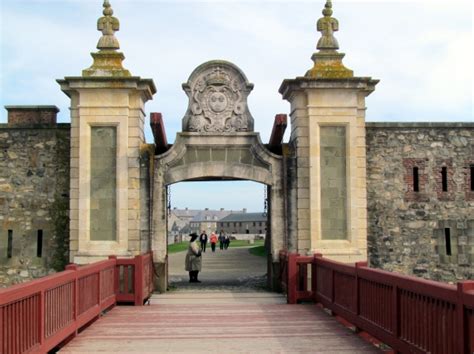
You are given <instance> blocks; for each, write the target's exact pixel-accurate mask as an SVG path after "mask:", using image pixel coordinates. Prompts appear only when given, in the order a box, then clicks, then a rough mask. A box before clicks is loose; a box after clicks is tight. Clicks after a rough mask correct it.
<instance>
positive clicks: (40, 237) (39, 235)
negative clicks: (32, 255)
mask: <svg viewBox="0 0 474 354" xmlns="http://www.w3.org/2000/svg"><path fill="white" fill-rule="evenodd" d="M36 241H37V242H36V257H40V258H41V257H42V256H43V230H38V233H37V234H36Z"/></svg>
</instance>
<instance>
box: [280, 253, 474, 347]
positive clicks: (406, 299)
mask: <svg viewBox="0 0 474 354" xmlns="http://www.w3.org/2000/svg"><path fill="white" fill-rule="evenodd" d="M281 261H283V262H284V263H286V264H284V265H282V267H286V268H287V272H286V279H282V282H284V283H286V284H287V286H286V287H287V298H288V303H293V304H294V303H297V302H298V301H302V300H313V301H315V302H319V303H321V304H322V305H324V306H325V307H326V308H328V309H330V310H331V311H333V312H334V313H335V314H337V315H339V316H341V317H343V318H344V319H346V320H347V321H349V322H351V323H353V324H354V325H355V326H356V327H357V328H359V329H361V330H363V331H365V332H367V333H369V334H370V335H372V336H373V337H375V338H378V339H379V340H381V341H382V342H384V343H386V344H388V345H390V346H391V347H392V348H393V349H395V350H397V351H400V352H403V353H407V352H410V353H426V352H430V353H432V354H435V353H474V281H465V282H461V283H458V284H457V286H453V285H447V284H443V283H438V282H434V281H429V280H424V279H420V278H416V277H410V276H404V275H401V274H396V273H391V272H387V271H382V270H379V269H371V268H367V267H366V263H365V262H364V263H362V262H361V263H357V264H355V265H352V264H343V263H339V262H334V261H331V260H328V259H324V258H323V257H322V256H321V255H319V254H317V255H315V256H313V257H307V256H305V257H303V256H299V255H298V254H291V253H290V254H285V253H282V254H281ZM308 270H310V272H311V277H310V278H311V284H308V282H307V279H308V273H307V272H308Z"/></svg>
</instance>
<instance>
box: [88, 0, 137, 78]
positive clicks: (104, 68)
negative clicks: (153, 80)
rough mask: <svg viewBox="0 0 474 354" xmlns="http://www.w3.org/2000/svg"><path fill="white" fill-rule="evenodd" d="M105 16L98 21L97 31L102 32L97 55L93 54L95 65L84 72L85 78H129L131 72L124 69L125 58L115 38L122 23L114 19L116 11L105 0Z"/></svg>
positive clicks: (107, 0)
mask: <svg viewBox="0 0 474 354" xmlns="http://www.w3.org/2000/svg"><path fill="white" fill-rule="evenodd" d="M103 6H104V10H103V11H102V13H103V14H104V16H102V17H101V18H99V19H98V20H97V30H98V31H101V32H102V37H100V39H99V42H98V43H97V49H99V51H98V52H96V53H91V55H92V58H94V63H93V64H92V66H91V67H90V68H87V69H85V70H82V76H84V77H93V76H95V77H127V76H131V74H130V72H129V71H128V70H126V69H124V68H123V66H122V61H123V59H124V58H125V57H124V55H123V53H121V52H118V51H117V49H120V44H119V42H118V40H117V38H115V32H116V31H118V30H119V29H120V22H119V20H118V19H117V18H116V17H113V16H112V15H113V14H114V10H113V9H112V7H111V6H110V3H109V0H104V4H103Z"/></svg>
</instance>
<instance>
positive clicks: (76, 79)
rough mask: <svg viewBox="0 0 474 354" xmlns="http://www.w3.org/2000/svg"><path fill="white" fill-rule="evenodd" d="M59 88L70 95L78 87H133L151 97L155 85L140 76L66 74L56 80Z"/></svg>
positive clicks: (148, 97) (154, 91)
mask: <svg viewBox="0 0 474 354" xmlns="http://www.w3.org/2000/svg"><path fill="white" fill-rule="evenodd" d="M56 82H57V83H59V85H61V90H62V91H63V92H64V93H65V94H66V95H68V96H69V97H70V92H71V91H75V90H79V89H135V90H140V91H144V92H145V95H146V97H147V99H152V97H153V95H154V94H155V93H156V86H155V83H154V82H153V80H152V79H142V78H141V77H140V76H129V77H82V76H66V77H65V78H64V79H58V80H56Z"/></svg>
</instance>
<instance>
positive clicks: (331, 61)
mask: <svg viewBox="0 0 474 354" xmlns="http://www.w3.org/2000/svg"><path fill="white" fill-rule="evenodd" d="M332 13H333V11H332V2H331V0H326V4H325V5H324V9H323V15H324V17H321V18H320V19H319V20H318V22H317V24H316V29H317V30H318V32H321V38H320V39H319V41H318V44H317V45H316V48H317V49H319V51H318V52H317V53H314V54H313V56H312V57H311V59H312V60H313V61H314V66H313V68H312V69H311V70H308V72H307V73H306V75H305V76H306V77H310V78H314V79H341V78H348V77H353V76H354V73H353V72H352V70H350V69H347V68H346V67H345V66H344V64H343V63H342V58H344V54H343V53H338V51H337V50H338V49H339V43H338V42H337V39H336V38H335V37H334V32H337V31H339V21H338V20H337V19H335V18H334V17H332Z"/></svg>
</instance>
